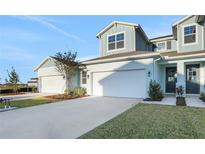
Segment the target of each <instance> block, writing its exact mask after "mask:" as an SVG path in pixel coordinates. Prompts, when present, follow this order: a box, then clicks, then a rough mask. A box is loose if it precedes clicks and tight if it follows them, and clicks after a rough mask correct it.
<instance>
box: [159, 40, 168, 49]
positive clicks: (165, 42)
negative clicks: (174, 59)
mask: <svg viewBox="0 0 205 154" xmlns="http://www.w3.org/2000/svg"><path fill="white" fill-rule="evenodd" d="M160 43H164V44H165V49H164V50H158V44H160ZM156 45H157V51H166V50H167V41H162V42H157V43H156Z"/></svg>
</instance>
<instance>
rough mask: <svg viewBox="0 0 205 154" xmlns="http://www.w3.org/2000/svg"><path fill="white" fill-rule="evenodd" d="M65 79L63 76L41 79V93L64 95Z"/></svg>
mask: <svg viewBox="0 0 205 154" xmlns="http://www.w3.org/2000/svg"><path fill="white" fill-rule="evenodd" d="M64 90H65V79H63V76H60V75H59V76H46V77H42V78H41V92H43V93H64Z"/></svg>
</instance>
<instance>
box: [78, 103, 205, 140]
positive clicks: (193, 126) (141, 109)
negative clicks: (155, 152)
mask: <svg viewBox="0 0 205 154" xmlns="http://www.w3.org/2000/svg"><path fill="white" fill-rule="evenodd" d="M80 138H84V139H96V138H97V139H103V138H106V139H116V138H117V139H119V138H133V139H154V138H155V139H161V138H165V139H166V138H168V139H169V138H205V109H202V108H193V107H181V106H166V105H154V104H150V105H149V104H138V105H136V106H134V107H133V108H131V109H130V110H128V111H126V112H124V113H122V114H121V115H119V116H117V117H116V118H114V119H112V120H110V121H108V122H106V123H105V124H103V125H101V126H99V127H97V128H96V129H94V130H92V131H90V132H88V133H87V134H85V135H83V136H81V137H80Z"/></svg>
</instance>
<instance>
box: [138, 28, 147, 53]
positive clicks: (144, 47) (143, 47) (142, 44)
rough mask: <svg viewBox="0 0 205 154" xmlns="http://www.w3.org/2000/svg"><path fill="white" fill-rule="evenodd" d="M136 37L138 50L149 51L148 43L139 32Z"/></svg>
mask: <svg viewBox="0 0 205 154" xmlns="http://www.w3.org/2000/svg"><path fill="white" fill-rule="evenodd" d="M135 36H136V38H135V43H136V50H140V51H147V50H149V47H148V43H147V41H146V40H145V38H144V37H143V36H142V34H141V33H140V32H139V31H138V30H137V31H136V32H135Z"/></svg>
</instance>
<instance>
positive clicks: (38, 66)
mask: <svg viewBox="0 0 205 154" xmlns="http://www.w3.org/2000/svg"><path fill="white" fill-rule="evenodd" d="M48 59H52V60H54V59H53V58H52V57H51V56H48V57H46V58H45V59H44V60H43V61H42V62H41V63H40V64H38V65H37V66H36V67H35V68H34V72H36V71H37V70H38V69H39V68H40V67H41V66H42V65H43V64H44V63H45V62H46V61H47V60H48Z"/></svg>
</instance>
